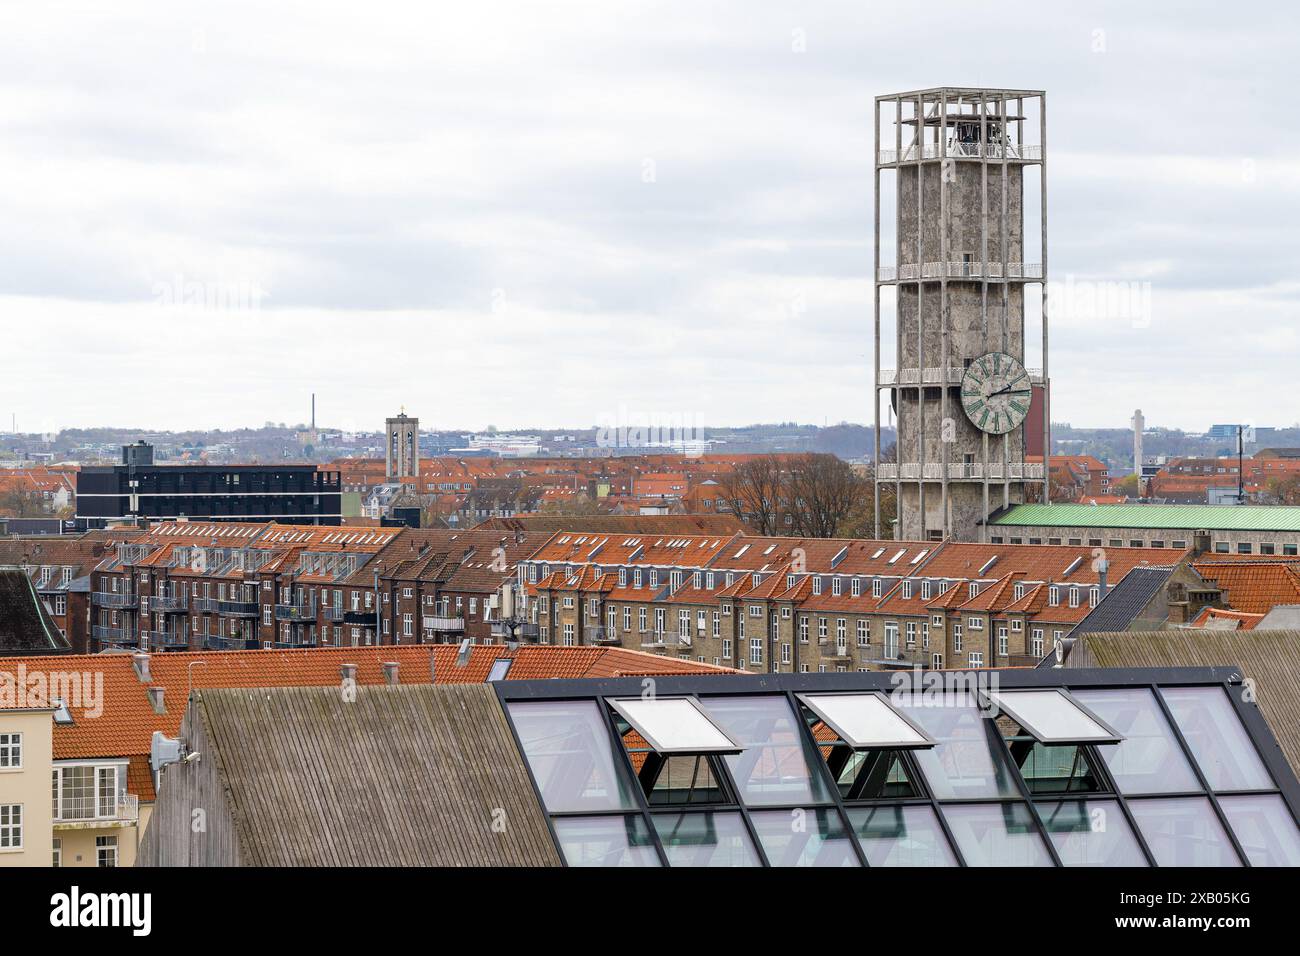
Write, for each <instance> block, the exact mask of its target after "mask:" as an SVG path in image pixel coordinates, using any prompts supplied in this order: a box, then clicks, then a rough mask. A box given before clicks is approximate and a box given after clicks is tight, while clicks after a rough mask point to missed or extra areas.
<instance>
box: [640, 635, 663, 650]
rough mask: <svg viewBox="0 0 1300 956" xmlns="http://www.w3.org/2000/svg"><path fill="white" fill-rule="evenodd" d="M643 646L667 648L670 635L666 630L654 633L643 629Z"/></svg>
mask: <svg viewBox="0 0 1300 956" xmlns="http://www.w3.org/2000/svg"><path fill="white" fill-rule="evenodd" d="M641 646H642V647H645V648H652V649H654V648H665V647H667V646H668V635H667V633H666V632H664V631H654V632H653V633H651V632H648V631H643V632H642V634H641Z"/></svg>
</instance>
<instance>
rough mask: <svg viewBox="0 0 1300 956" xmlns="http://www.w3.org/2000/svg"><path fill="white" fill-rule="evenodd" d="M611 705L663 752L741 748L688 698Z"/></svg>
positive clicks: (621, 701)
mask: <svg viewBox="0 0 1300 956" xmlns="http://www.w3.org/2000/svg"><path fill="white" fill-rule="evenodd" d="M610 705H611V706H612V707H613V708H614V709H615V710H617V711H618V712H619V713H620V714H622V715H623V717H624V718H626V719H627V722H628V723H630V724H631V725H632V726H633V727H634V728H636V730H637V732H638V733H639V734H641V736H643V737H644V738H645V739H646V741H647V742H648V743H649V744H650V746H651V747H653V748H654V749H655V750H657V751H658V752H659V753H720V752H723V751H730V752H733V753H734V752H736V751H739V750H740V749H741V748H740V747H739V746H737V745H736V743H735V742H734V741H732V740H731V739H729V738H728V737H727V735H726V734H724V733H723V732H722V731H721V730H719V729H718V728H717V727H716V726H715V725H714V723H713V722H712V721H711V720H709V718H708V717H706V716H705V715H704V713H703V712H702V711H701V710H700V709H699V707H697V706H696V705H695V701H693V700H690V699H689V698H685V697H655V698H640V697H630V698H623V699H619V700H611V701H610Z"/></svg>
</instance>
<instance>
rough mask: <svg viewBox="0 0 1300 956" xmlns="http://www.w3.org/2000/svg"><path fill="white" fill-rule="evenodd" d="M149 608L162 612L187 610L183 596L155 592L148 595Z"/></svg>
mask: <svg viewBox="0 0 1300 956" xmlns="http://www.w3.org/2000/svg"><path fill="white" fill-rule="evenodd" d="M149 610H150V611H161V612H162V613H163V614H177V613H182V612H184V611H187V610H188V607H187V606H186V602H185V599H184V598H181V597H176V596H174V595H171V594H155V595H153V596H151V597H149Z"/></svg>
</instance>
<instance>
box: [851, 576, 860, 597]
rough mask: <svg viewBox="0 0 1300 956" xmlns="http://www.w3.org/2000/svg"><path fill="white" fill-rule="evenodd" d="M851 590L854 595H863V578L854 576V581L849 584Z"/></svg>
mask: <svg viewBox="0 0 1300 956" xmlns="http://www.w3.org/2000/svg"><path fill="white" fill-rule="evenodd" d="M849 591H850V593H851V594H852V595H853V596H854V597H862V579H861V578H854V579H853V583H852V584H851V585H849Z"/></svg>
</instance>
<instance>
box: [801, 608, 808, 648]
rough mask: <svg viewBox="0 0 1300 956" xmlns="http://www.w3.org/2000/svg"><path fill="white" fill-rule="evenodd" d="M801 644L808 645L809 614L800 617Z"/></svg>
mask: <svg viewBox="0 0 1300 956" xmlns="http://www.w3.org/2000/svg"><path fill="white" fill-rule="evenodd" d="M799 643H800V644H807V643H808V615H807V614H800V615H799Z"/></svg>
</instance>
